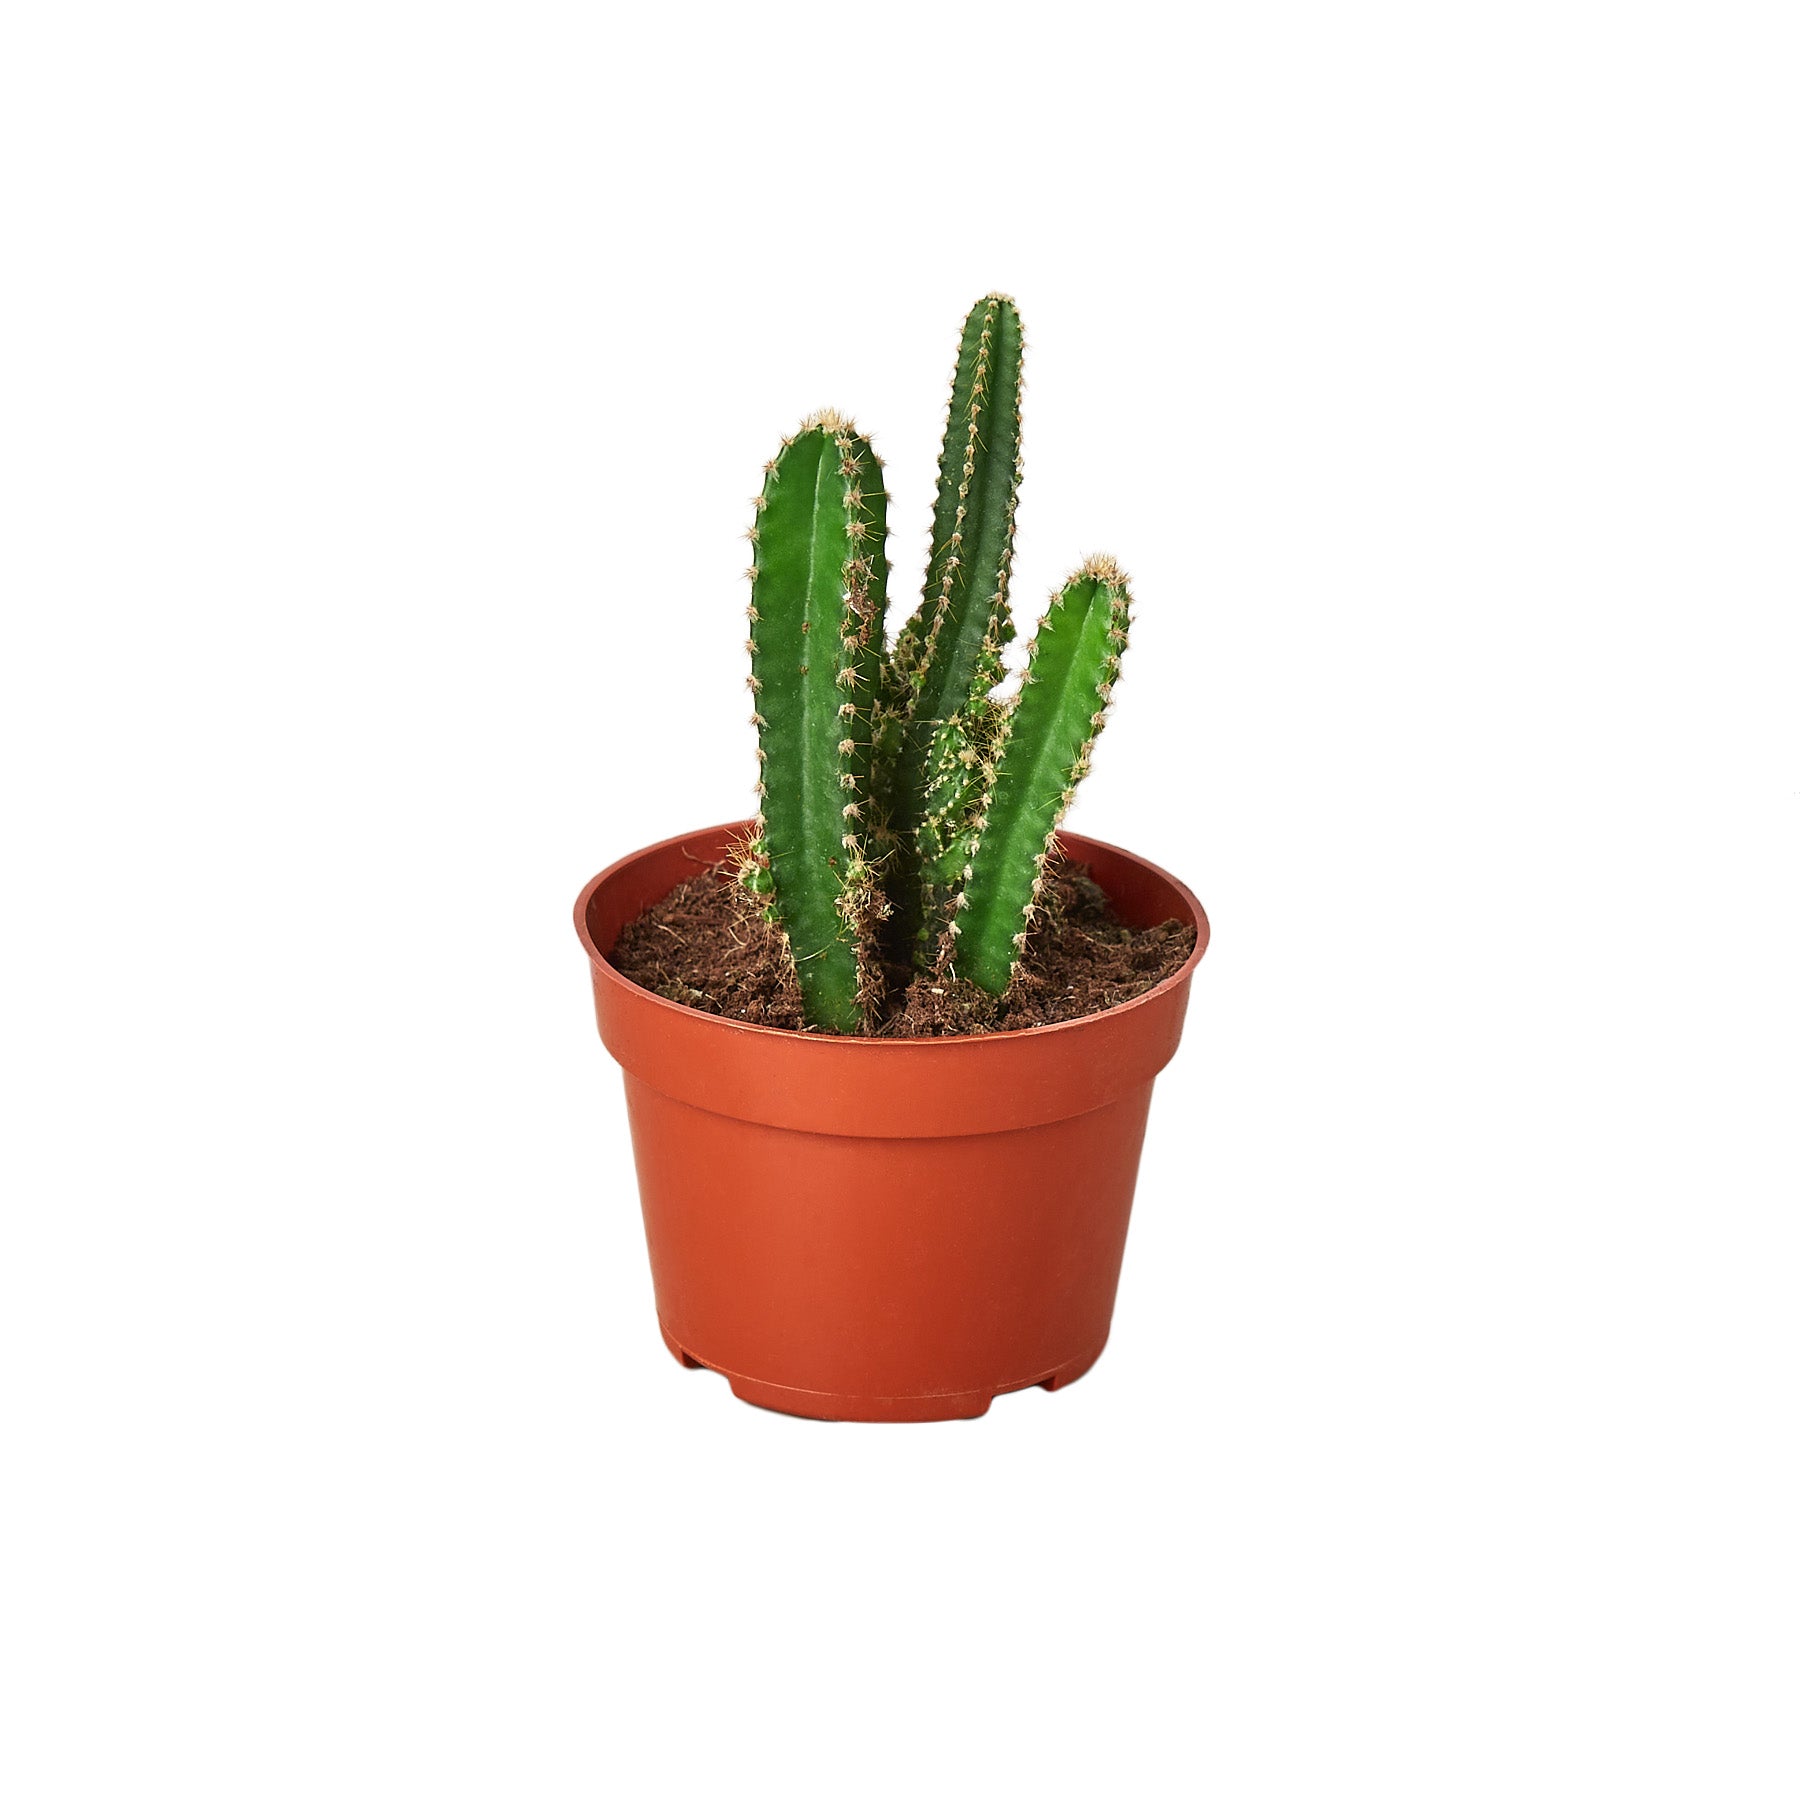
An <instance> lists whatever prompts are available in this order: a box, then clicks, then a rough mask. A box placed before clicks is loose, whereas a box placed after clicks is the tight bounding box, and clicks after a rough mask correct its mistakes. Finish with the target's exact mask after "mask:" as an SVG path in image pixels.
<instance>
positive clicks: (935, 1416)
mask: <svg viewBox="0 0 1800 1800" xmlns="http://www.w3.org/2000/svg"><path fill="white" fill-rule="evenodd" d="M657 1328H658V1329H659V1330H660V1331H661V1332H662V1340H663V1342H664V1343H665V1344H667V1345H668V1346H669V1354H670V1355H671V1356H673V1357H674V1358H675V1360H676V1361H677V1362H678V1363H680V1364H681V1366H682V1367H683V1368H684V1369H711V1370H712V1371H713V1373H714V1374H716V1375H723V1376H724V1377H725V1379H726V1380H727V1381H729V1382H730V1383H731V1391H732V1392H733V1393H734V1394H735V1395H736V1396H737V1397H738V1398H739V1399H740V1400H745V1401H748V1402H749V1404H750V1405H752V1406H761V1407H765V1408H766V1409H767V1410H768V1411H770V1412H781V1413H791V1414H793V1415H794V1416H795V1417H797V1418H802V1419H839V1420H851V1421H855V1422H858V1423H863V1424H870V1425H880V1424H893V1425H926V1424H932V1423H935V1422H936V1421H938V1420H940V1419H979V1418H980V1417H981V1415H982V1414H983V1413H984V1412H986V1411H987V1409H988V1407H989V1406H990V1405H992V1404H993V1401H994V1397H995V1395H997V1394H1016V1393H1018V1392H1019V1391H1020V1390H1021V1389H1024V1388H1029V1387H1041V1388H1048V1389H1049V1390H1050V1391H1051V1392H1052V1393H1054V1392H1055V1391H1056V1389H1058V1388H1065V1387H1067V1386H1068V1385H1069V1383H1070V1382H1071V1381H1078V1380H1080V1378H1081V1377H1082V1376H1083V1375H1085V1374H1086V1373H1087V1372H1088V1370H1089V1369H1091V1368H1092V1367H1093V1366H1094V1364H1095V1363H1097V1362H1098V1361H1099V1360H1100V1352H1101V1351H1102V1350H1104V1349H1105V1348H1106V1342H1105V1340H1104V1339H1102V1340H1101V1341H1100V1342H1099V1343H1098V1344H1096V1345H1095V1346H1094V1348H1093V1349H1092V1350H1090V1351H1088V1352H1086V1354H1084V1355H1082V1356H1075V1357H1071V1358H1070V1359H1069V1360H1068V1361H1067V1362H1065V1363H1059V1364H1058V1365H1057V1367H1055V1368H1054V1369H1051V1370H1048V1371H1047V1372H1046V1373H1044V1374H1042V1375H1034V1376H1032V1377H1030V1378H1029V1379H1028V1380H1025V1381H1010V1382H1008V1383H1006V1385H1005V1386H1004V1387H996V1388H980V1389H977V1390H975V1391H974V1392H972V1393H964V1394H911V1395H904V1396H901V1397H899V1398H891V1397H888V1396H885V1395H870V1394H820V1393H815V1392H813V1391H812V1390H811V1389H810V1388H794V1387H781V1386H779V1385H778V1384H777V1383H775V1382H773V1381H758V1380H756V1379H755V1378H754V1377H753V1376H749V1375H737V1374H733V1373H732V1371H731V1370H730V1369H721V1368H720V1367H719V1366H718V1365H717V1364H716V1363H709V1362H703V1361H702V1360H701V1359H700V1358H699V1357H697V1356H695V1355H694V1354H693V1353H692V1352H691V1351H688V1350H684V1349H683V1348H682V1347H681V1345H680V1344H678V1343H676V1341H675V1340H674V1339H673V1338H672V1337H670V1335H669V1330H668V1327H667V1326H666V1325H664V1324H663V1322H662V1321H661V1320H660V1319H658V1320H657Z"/></svg>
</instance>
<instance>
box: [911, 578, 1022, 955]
mask: <svg viewBox="0 0 1800 1800" xmlns="http://www.w3.org/2000/svg"><path fill="white" fill-rule="evenodd" d="M1009 623H1010V622H1009V621H1006V620H1005V619H1004V618H1003V617H1002V615H1000V614H998V613H996V614H995V615H994V618H993V620H992V622H991V625H990V629H989V632H988V638H987V642H986V643H985V644H984V645H983V646H982V651H981V655H980V657H979V659H978V660H977V663H976V672H975V677H974V679H973V680H972V682H971V683H970V688H969V695H968V699H967V701H966V702H965V704H964V710H963V711H961V712H958V713H952V714H951V715H950V717H949V718H948V719H946V720H945V721H944V722H943V723H942V724H941V725H939V726H938V728H937V729H936V731H934V732H933V733H932V734H931V737H930V740H929V741H928V743H927V745H926V750H925V798H924V810H923V812H922V815H921V817H920V820H919V827H918V831H917V834H916V838H915V845H916V849H917V852H918V857H917V861H918V876H919V885H918V914H919V916H918V920H917V924H916V927H915V936H914V945H913V961H914V962H915V964H916V965H917V966H918V967H919V968H921V969H929V968H932V967H934V966H936V965H937V964H938V963H939V962H940V961H941V960H942V957H943V955H944V951H945V948H946V945H945V932H946V929H947V928H948V926H949V924H950V920H951V917H952V915H953V911H954V908H955V905H956V896H957V893H958V892H959V890H960V889H961V887H962V881H963V876H964V874H965V872H966V871H967V868H968V864H969V857H970V855H971V851H972V844H973V840H974V834H975V825H976V819H977V817H978V815H979V812H980V809H981V806H982V804H983V801H984V799H985V794H986V788H985V784H984V779H983V770H984V768H985V767H986V765H987V764H988V763H989V762H990V761H991V760H992V758H993V755H994V751H995V748H996V747H997V745H998V743H999V739H1000V732H1001V729H1002V725H1003V722H1004V718H1005V708H1004V707H1002V706H999V705H996V704H995V702H994V700H993V698H992V694H993V689H994V688H995V686H996V685H997V684H998V683H999V682H1000V680H1001V679H1002V677H1003V676H1004V675H1005V673H1006V670H1005V666H1004V664H1003V663H1002V662H1001V660H1000V645H1001V641H1002V631H1001V627H1002V626H1003V625H1009ZM1006 635H1007V636H1010V635H1011V632H1010V629H1008V630H1007V632H1006Z"/></svg>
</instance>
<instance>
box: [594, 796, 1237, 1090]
mask: <svg viewBox="0 0 1800 1800" xmlns="http://www.w3.org/2000/svg"><path fill="white" fill-rule="evenodd" d="M750 823H751V821H750V820H748V819H729V820H726V821H725V822H724V823H723V824H719V825H702V826H700V827H698V828H697V829H695V830H692V831H678V832H676V833H675V834H674V835H673V836H672V837H666V838H662V839H659V840H658V841H657V842H656V843H654V844H645V845H644V846H643V847H642V848H640V849H637V850H633V851H631V852H630V853H629V854H628V855H625V856H621V857H618V858H617V859H615V860H614V861H612V862H610V863H608V864H607V865H606V867H605V868H604V869H602V870H601V871H600V873H599V874H598V875H596V876H595V877H594V878H593V879H592V880H591V881H590V882H588V884H587V885H586V886H585V887H584V888H583V889H582V890H581V894H580V896H579V897H578V898H577V900H576V902H575V934H576V936H577V937H579V938H580V939H581V947H582V948H583V949H584V950H585V951H586V952H587V956H588V961H589V962H590V963H591V964H592V965H593V967H594V968H595V970H597V971H598V973H599V975H600V978H601V979H603V980H605V981H607V982H609V983H611V984H612V985H613V986H614V987H616V988H619V989H621V990H623V991H624V993H625V994H626V995H628V996H629V999H630V1001H631V1003H632V1004H633V1005H649V1006H653V1007H660V1008H663V1009H664V1010H666V1011H668V1012H671V1013H676V1014H679V1015H680V1016H681V1017H683V1018H684V1019H698V1020H700V1021H701V1022H702V1023H703V1024H705V1025H708V1026H714V1027H717V1028H719V1029H720V1030H724V1031H732V1032H740V1033H747V1034H749V1035H750V1036H752V1037H765V1038H775V1039H778V1040H780V1041H781V1042H783V1043H794V1042H800V1043H819V1044H832V1045H840V1044H841V1045H846V1046H848V1045H854V1046H856V1048H857V1051H858V1052H859V1053H874V1052H877V1051H881V1050H894V1049H899V1048H901V1047H902V1046H904V1047H906V1048H908V1049H912V1050H917V1049H918V1048H920V1047H921V1046H926V1045H935V1046H938V1047H940V1048H941V1049H944V1050H950V1049H952V1048H955V1047H956V1046H959V1045H968V1044H975V1043H979V1042H981V1041H982V1040H983V1039H993V1040H996V1041H998V1042H1004V1041H1006V1040H1007V1039H1011V1040H1013V1041H1015V1042H1017V1041H1018V1040H1020V1039H1022V1038H1042V1037H1047V1036H1049V1035H1050V1034H1051V1033H1053V1032H1062V1031H1079V1030H1081V1029H1082V1028H1083V1027H1084V1026H1091V1025H1093V1024H1094V1023H1095V1022H1096V1021H1097V1020H1100V1019H1115V1018H1119V1017H1121V1016H1122V1015H1124V1014H1126V1013H1129V1012H1132V1011H1135V1010H1136V1009H1138V1008H1140V1007H1144V1006H1148V1005H1149V1004H1150V1003H1151V1002H1152V1001H1154V1000H1155V999H1156V998H1157V997H1158V996H1159V995H1161V994H1165V993H1167V992H1168V990H1169V989H1170V988H1172V987H1175V986H1177V985H1178V984H1179V983H1181V982H1184V981H1186V980H1188V979H1189V978H1190V977H1191V976H1192V975H1193V973H1194V971H1195V969H1196V968H1197V967H1198V966H1199V962H1200V959H1201V957H1203V956H1204V955H1205V954H1206V949H1207V945H1208V944H1209V943H1211V941H1212V925H1211V922H1210V921H1209V920H1208V918H1207V916H1206V909H1205V907H1203V906H1202V905H1201V904H1200V901H1199V899H1198V897H1197V896H1196V895H1195V893H1194V891H1193V889H1192V888H1190V887H1189V886H1188V885H1187V883H1186V882H1185V881H1182V880H1180V879H1179V878H1178V877H1176V876H1174V875H1171V874H1170V873H1169V871H1168V870H1167V869H1165V868H1163V867H1162V866H1161V865H1160V864H1158V863H1153V862H1152V861H1151V860H1150V859H1149V858H1148V857H1147V856H1139V855H1138V854H1137V853H1136V851H1133V850H1126V849H1124V848H1122V847H1121V846H1120V845H1118V844H1109V843H1107V842H1106V841H1105V840H1104V839H1103V838H1090V837H1085V836H1083V835H1082V834H1081V833H1080V832H1074V831H1059V832H1058V833H1057V834H1056V835H1057V837H1058V839H1059V840H1060V841H1061V843H1062V844H1063V846H1064V847H1065V849H1066V850H1068V851H1069V853H1070V854H1075V855H1077V856H1078V854H1079V853H1078V852H1076V851H1075V850H1074V846H1075V845H1080V844H1091V845H1093V846H1094V847H1095V848H1096V849H1100V850H1104V851H1106V852H1107V853H1108V854H1110V855H1112V856H1118V857H1123V858H1124V859H1125V860H1126V861H1128V862H1134V863H1137V864H1138V865H1139V866H1140V867H1142V868H1144V869H1147V870H1148V871H1149V872H1150V873H1151V874H1153V875H1154V876H1156V877H1157V879H1158V880H1160V881H1164V882H1167V883H1168V885H1169V886H1170V887H1172V888H1173V889H1174V890H1175V892H1176V893H1177V894H1179V895H1180V896H1181V899H1182V902H1183V904H1184V905H1186V906H1187V907H1188V908H1189V910H1190V911H1191V912H1192V914H1193V924H1194V947H1193V949H1192V950H1191V951H1190V952H1189V953H1188V956H1187V960H1186V961H1185V962H1183V963H1182V965H1181V967H1180V968H1178V969H1176V970H1174V971H1173V972H1172V973H1171V974H1168V975H1165V976H1164V977H1163V979H1162V980H1161V981H1159V982H1158V983H1157V984H1156V985H1155V987H1152V988H1146V989H1145V990H1144V992H1143V993H1141V994H1139V995H1138V996H1137V997H1136V998H1135V999H1132V1000H1125V1001H1122V1002H1121V1003H1120V1004H1119V1005H1117V1006H1108V1007H1105V1008H1103V1009H1102V1010H1101V1011H1099V1012H1091V1013H1083V1014H1082V1015H1081V1017H1080V1018H1078V1019H1059V1020H1058V1021H1057V1022H1056V1023H1055V1024H1052V1025H1027V1026H1025V1027H1024V1028H1023V1029H1022V1030H1019V1031H971V1032H959V1033H955V1034H953V1035H949V1036H938V1037H858V1036H854V1035H849V1034H846V1033H841V1032H835V1031H790V1030H788V1029H786V1028H785V1027H783V1026H779V1025H752V1024H751V1023H750V1022H749V1020H747V1019H727V1018H724V1017H722V1016H721V1015H720V1014H718V1013H708V1012H701V1011H700V1010H699V1008H697V1007H693V1006H683V1005H681V1004H680V1002H678V1001H675V1000H665V999H664V998H663V997H662V995H661V994H655V993H652V992H651V991H650V989H649V988H646V987H640V986H639V985H638V984H637V983H636V982H635V981H633V980H631V979H630V977H629V976H626V975H622V974H620V973H619V971H618V970H617V969H615V968H614V967H613V965H612V964H611V962H609V961H608V960H607V958H606V957H605V956H604V955H603V954H602V953H601V952H600V951H599V950H598V949H597V948H596V947H595V945H594V940H593V938H592V936H591V935H590V934H589V931H588V903H589V901H590V900H592V898H593V897H594V894H595V893H596V892H597V891H598V890H599V889H600V887H601V886H602V885H603V884H604V883H606V882H607V881H609V880H611V879H612V877H613V876H614V875H616V874H617V873H618V872H619V871H620V870H621V869H623V868H625V867H626V866H627V865H628V864H630V863H634V862H637V861H639V860H640V859H641V858H643V857H646V856H653V855H655V854H656V853H657V852H658V851H659V850H668V849H672V848H673V847H674V846H676V845H678V844H685V843H686V842H687V841H688V840H689V839H691V838H697V837H711V836H714V835H724V834H727V833H731V832H742V831H747V830H748V829H749V827H750ZM702 866H703V867H711V866H713V865H711V864H704V865H702ZM965 1054H966V1052H965Z"/></svg>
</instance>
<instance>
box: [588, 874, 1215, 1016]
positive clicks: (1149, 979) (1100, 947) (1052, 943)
mask: <svg viewBox="0 0 1800 1800" xmlns="http://www.w3.org/2000/svg"><path fill="white" fill-rule="evenodd" d="M1045 896H1046V900H1047V902H1048V904H1047V905H1045V906H1044V918H1043V920H1042V922H1041V923H1040V924H1039V925H1038V926H1037V927H1036V929H1034V930H1033V932H1032V934H1031V937H1030V939H1029V940H1028V942H1027V943H1026V946H1025V959H1024V965H1023V967H1022V968H1021V969H1020V970H1019V973H1018V974H1017V976H1015V977H1014V979H1013V984H1012V987H1011V988H1010V990H1009V991H1008V993H1007V995H1006V998H1005V999H1004V1000H1000V999H996V998H995V997H994V996H993V995H992V994H990V993H987V992H986V991H985V990H984V989H982V988H978V987H977V986H976V985H975V984H974V983H973V982H971V981H956V980H950V979H946V978H943V977H938V976H931V975H919V974H916V973H914V972H913V971H912V970H910V969H908V968H905V967H903V966H901V965H899V964H896V963H890V964H889V965H888V966H887V983H886V993H887V1002H888V1003H887V1005H886V1006H885V1008H884V1009H883V1012H882V1016H881V1018H880V1020H879V1022H878V1023H877V1025H876V1027H875V1033H876V1035H877V1036H880V1037H954V1036H960V1035H965V1034H968V1033H974V1032H983V1031H1022V1030H1024V1029H1025V1028H1026V1027H1027V1026H1031V1025H1054V1024H1057V1023H1059V1022H1060V1021H1062V1020H1064V1019H1080V1018H1084V1017H1086V1015H1087V1014H1089V1013H1096V1012H1105V1011H1106V1010H1107V1008H1108V1007H1113V1006H1119V1005H1122V1004H1123V1003H1124V1002H1125V1001H1127V1000H1135V999H1136V998H1137V997H1138V995H1140V994H1143V993H1148V992H1149V990H1150V989H1151V988H1153V987H1155V986H1156V984H1157V983H1158V982H1159V981H1162V980H1164V979H1166V978H1167V977H1168V976H1170V975H1173V974H1174V973H1175V971H1176V970H1177V969H1179V968H1180V967H1181V965H1182V964H1183V963H1184V962H1186V961H1187V959H1188V956H1189V955H1190V954H1191V953H1192V951H1193V948H1194V928H1193V927H1192V926H1191V925H1183V924H1181V923H1179V922H1177V921H1175V920H1170V921H1169V922H1168V923H1167V924H1163V925H1152V926H1150V927H1148V928H1147V929H1146V930H1143V931H1133V930H1132V929H1131V928H1130V927H1129V926H1127V925H1123V924H1121V923H1120V922H1119V919H1118V916H1117V915H1116V914H1115V913H1114V912H1113V909H1112V906H1111V903H1110V902H1109V901H1108V900H1107V898H1106V895H1105V894H1104V893H1102V892H1101V890H1100V888H1099V886H1098V884H1097V883H1096V882H1095V881H1094V880H1093V878H1092V877H1091V876H1090V875H1089V873H1088V870H1087V867H1086V865H1085V864H1082V863H1074V862H1065V863H1062V864H1060V865H1059V866H1057V867H1056V868H1055V869H1054V870H1053V871H1052V872H1051V875H1050V879H1049V880H1048V882H1047V883H1046V884H1045ZM608 960H609V961H610V962H611V963H612V965H613V967H614V968H616V969H617V970H618V971H619V973H620V974H622V975H625V976H628V977H629V978H630V979H631V980H632V981H635V982H636V983H637V984H638V986H639V987H645V988H648V989H650V991H651V992H652V993H655V994H660V995H662V997H663V998H664V999H665V1000H675V1001H679V1002H680V1003H681V1004H682V1005H683V1006H691V1007H694V1008H695V1009H697V1010H698V1011H700V1012H709V1013H717V1014H718V1015H719V1016H720V1017H722V1018H727V1019H743V1020H746V1021H748V1022H749V1023H750V1024H752V1025H775V1026H780V1027H783V1028H785V1029H788V1030H792V1031H801V1030H806V1029H808V1027H807V1025H806V1023H805V1019H804V1016H803V1015H802V1013H801V1009H800V990H799V985H798V983H797V982H796V981H795V979H794V971H793V969H792V967H791V965H790V964H789V962H788V959H787V957H786V956H785V955H784V954H783V952H782V948H781V944H780V942H779V940H778V939H777V937H776V936H775V933H774V932H773V931H772V930H771V929H770V928H769V927H768V926H767V925H765V924H764V923H763V919H762V914H761V912H760V911H759V910H758V909H757V908H756V906H755V905H754V903H752V902H751V901H750V900H749V898H748V896H746V895H745V893H744V892H743V890H742V889H741V888H740V887H739V886H738V885H737V883H736V882H735V881H733V880H732V879H731V878H730V877H729V875H728V874H726V873H725V871H724V870H723V869H722V868H717V867H715V868H709V869H706V870H704V871H702V872H701V873H700V874H698V875H695V876H693V877H692V878H691V879H689V880H687V881H684V882H683V883H682V884H681V886H680V887H678V888H676V889H675V891H674V892H673V893H671V894H669V895H667V896H666V897H665V898H663V899H661V900H659V901H657V903H656V904H655V905H654V906H652V907H649V908H648V909H647V910H646V911H644V912H642V913H640V914H639V915H638V916H637V917H636V918H635V919H633V920H632V921H631V923H630V924H629V925H627V926H626V927H625V929H624V930H623V931H621V932H620V933H619V939H618V942H617V943H616V944H615V945H614V946H613V950H612V955H611V956H610V957H609V959H608Z"/></svg>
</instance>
